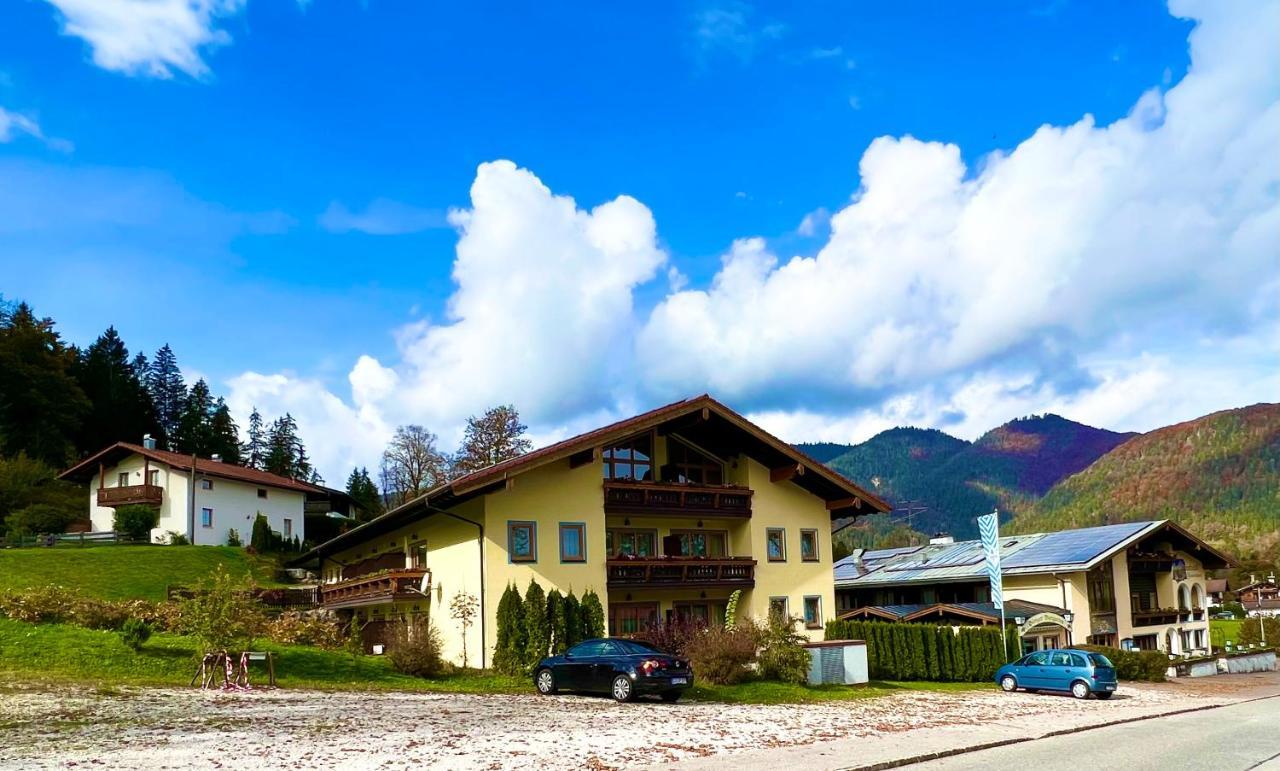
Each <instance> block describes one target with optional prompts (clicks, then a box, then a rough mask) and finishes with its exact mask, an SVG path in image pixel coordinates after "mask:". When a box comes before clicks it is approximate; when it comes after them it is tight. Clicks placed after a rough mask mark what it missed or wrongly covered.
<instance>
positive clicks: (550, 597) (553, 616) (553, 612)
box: [547, 589, 566, 655]
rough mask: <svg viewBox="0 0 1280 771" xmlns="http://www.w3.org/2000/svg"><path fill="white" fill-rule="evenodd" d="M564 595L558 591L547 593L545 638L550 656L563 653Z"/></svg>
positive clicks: (553, 590)
mask: <svg viewBox="0 0 1280 771" xmlns="http://www.w3.org/2000/svg"><path fill="white" fill-rule="evenodd" d="M565 620H566V619H565V614H564V595H562V594H560V590H559V589H552V590H551V591H549V592H547V637H548V642H549V643H550V650H551V653H552V655H556V654H560V653H564V651H565V644H564V640H565Z"/></svg>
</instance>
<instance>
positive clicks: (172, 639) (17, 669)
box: [0, 619, 532, 693]
mask: <svg viewBox="0 0 1280 771" xmlns="http://www.w3.org/2000/svg"><path fill="white" fill-rule="evenodd" d="M196 647H197V646H196V642H195V641H194V640H193V639H191V638H189V637H184V636H182V635H176V634H167V633H156V634H154V635H152V637H151V639H150V640H148V641H147V644H146V645H144V646H143V647H142V650H141V651H139V652H136V653H135V652H134V651H132V650H131V649H129V648H128V647H126V646H125V644H124V643H122V642H120V636H119V635H118V634H116V633H114V632H101V631H97V630H93V629H85V628H83V627H78V626H71V625H69V624H28V623H25V622H22V621H10V620H8V619H0V677H4V678H5V679H7V680H8V679H16V680H36V681H44V680H48V681H66V682H79V683H87V684H92V685H97V686H100V687H109V686H114V685H148V686H182V687H185V686H186V685H187V684H188V683H190V682H191V676H192V675H193V674H194V673H195V670H196V666H197V661H196V658H195V656H196ZM256 648H257V649H258V650H267V651H272V652H274V653H275V654H276V678H277V680H278V682H279V684H280V686H281V687H283V688H318V689H328V690H335V689H336V690H351V689H356V690H374V689H376V690H397V691H450V692H466V693H512V692H521V691H523V692H528V691H529V690H530V688H531V687H532V686H530V685H529V683H528V682H527V681H526V680H525V679H524V678H508V677H501V676H497V675H486V674H470V673H468V674H465V675H458V676H454V677H449V678H444V679H441V680H423V679H420V678H416V677H409V676H407V675H402V674H400V673H398V672H396V671H394V670H392V669H391V662H390V661H389V660H388V659H386V658H384V657H381V656H352V655H351V654H349V653H344V652H340V651H325V650H320V649H318V648H311V647H307V646H301V645H277V644H275V643H269V642H260V643H257V644H256ZM263 677H264V678H265V673H264V674H263ZM258 682H261V680H258Z"/></svg>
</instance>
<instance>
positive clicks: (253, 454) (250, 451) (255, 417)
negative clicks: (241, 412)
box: [240, 405, 267, 470]
mask: <svg viewBox="0 0 1280 771" xmlns="http://www.w3.org/2000/svg"><path fill="white" fill-rule="evenodd" d="M240 460H241V462H242V463H244V465H246V466H248V467H249V468H256V469H259V470H261V469H262V468H264V467H265V465H266V460H267V431H266V429H265V428H264V427H263V424H262V413H260V412H258V408H257V406H256V405H255V406H254V408H253V412H251V413H249V430H248V440H247V441H246V442H245V443H244V446H243V447H242V448H240Z"/></svg>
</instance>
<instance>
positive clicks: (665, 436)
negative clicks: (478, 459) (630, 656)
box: [298, 395, 888, 666]
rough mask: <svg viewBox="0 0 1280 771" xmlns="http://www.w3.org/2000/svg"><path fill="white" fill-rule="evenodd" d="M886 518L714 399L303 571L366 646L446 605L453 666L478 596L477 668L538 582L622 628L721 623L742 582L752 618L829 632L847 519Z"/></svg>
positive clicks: (352, 538)
mask: <svg viewBox="0 0 1280 771" xmlns="http://www.w3.org/2000/svg"><path fill="white" fill-rule="evenodd" d="M887 510H888V506H887V505H886V504H885V503H884V502H882V501H881V500H879V499H878V498H876V497H875V496H873V495H871V494H869V493H867V492H865V491H864V490H863V489H862V488H860V487H858V486H857V485H855V484H854V483H853V482H850V481H849V480H848V479H845V478H844V477H842V476H841V475H839V474H837V473H836V472H834V471H832V470H831V469H829V468H826V467H825V466H823V465H822V464H820V463H818V462H816V461H814V460H812V459H810V458H809V457H807V456H805V455H804V454H802V453H800V452H798V451H797V450H795V449H794V448H792V447H791V446H790V445H788V444H787V443H785V442H783V441H781V440H779V439H777V438H775V437H773V436H771V435H770V434H768V433H766V432H765V431H764V430H763V429H761V428H760V427H758V426H756V425H754V424H752V423H750V422H749V421H747V420H746V419H745V418H743V417H742V416H741V415H739V414H737V413H735V412H734V411H732V410H730V409H729V408H727V407H725V406H724V405H723V404H721V403H719V402H717V401H716V400H714V399H712V398H711V397H709V396H705V395H704V396H699V397H696V398H693V399H688V400H685V401H681V402H677V403H674V404H670V405H667V406H665V407H660V408H658V409H655V410H652V411H650V412H646V413H644V414H641V415H637V416H635V417H633V418H630V419H627V420H623V421H621V422H618V423H614V424H612V425H609V426H605V427H604V428H600V429H598V430H595V431H590V432H588V433H585V434H582V435H580V436H576V437H573V438H571V439H567V440H565V441H562V442H558V443H556V444H553V445H550V446H548V447H544V448H542V449H539V450H535V451H533V452H530V453H528V454H526V455H523V456H521V457H519V458H515V459H512V460H508V461H505V462H502V463H499V464H496V465H494V466H490V467H489V468H486V469H482V470H480V471H477V472H474V473H471V474H467V475H466V476H463V477H460V478H457V479H454V480H452V481H451V482H449V483H447V484H443V485H441V486H439V487H436V488H435V489H433V490H430V491H428V492H427V493H425V494H423V495H421V496H419V497H418V498H416V499H414V500H412V501H409V502H407V503H405V504H404V505H402V506H399V507H397V508H395V509H393V510H392V511H389V512H387V513H386V514H384V515H382V516H381V517H379V518H377V519H375V520H373V521H371V522H368V523H366V524H364V525H361V526H360V527H357V528H355V529H353V530H350V531H348V532H347V533H345V534H343V535H340V536H338V537H336V538H334V539H333V540H331V541H329V542H327V543H324V544H322V545H320V546H318V547H316V548H314V549H312V550H311V551H309V552H308V553H307V554H305V555H303V556H302V557H301V558H300V559H299V560H298V562H299V563H303V564H310V565H311V566H313V567H318V569H319V571H320V574H321V577H322V581H323V583H322V585H321V589H320V592H321V602H322V603H323V604H324V605H325V606H326V607H328V608H331V609H335V610H338V611H340V612H341V613H342V614H343V615H345V616H347V617H350V616H351V615H352V614H354V615H355V616H356V617H357V618H358V620H359V623H360V624H361V625H362V627H363V628H364V630H365V642H366V644H367V645H372V644H374V643H376V642H380V641H381V636H382V635H383V634H384V633H385V631H386V628H387V626H388V624H392V623H397V622H399V621H400V620H401V619H403V618H405V617H407V616H410V615H413V614H422V613H429V612H430V613H431V614H432V621H433V623H434V624H435V625H436V626H437V628H438V629H439V630H440V632H441V635H442V637H443V639H444V642H445V655H446V657H447V658H449V659H452V660H455V661H458V660H461V659H462V645H463V635H462V630H461V628H460V627H459V626H458V624H457V622H456V621H454V620H453V619H452V618H451V617H450V614H449V613H448V611H447V610H441V609H447V608H448V607H449V606H450V603H451V602H452V600H453V598H454V597H455V596H456V595H457V594H459V593H467V594H471V595H473V596H475V597H477V598H478V600H479V602H480V605H481V613H480V615H479V618H478V619H477V622H476V627H478V628H473V629H472V630H470V632H469V633H468V634H467V635H466V640H467V647H468V650H467V654H468V655H467V658H468V660H469V661H472V662H481V665H482V666H487V665H488V664H489V663H490V662H491V661H492V652H493V648H494V645H495V642H496V629H497V624H496V615H497V606H498V601H499V599H500V597H501V595H502V593H503V591H504V590H505V589H506V587H507V585H508V584H514V585H515V586H517V587H518V588H519V589H520V590H521V591H522V592H523V591H524V590H525V589H526V588H527V587H528V585H529V583H530V581H534V580H536V581H537V582H538V583H539V584H540V585H541V586H542V588H543V589H544V590H547V591H550V590H551V589H559V590H560V591H561V592H562V593H568V592H570V591H572V592H574V593H576V594H577V595H578V596H581V595H582V594H583V593H584V592H586V591H588V590H593V591H595V592H596V593H597V594H598V595H599V596H600V598H601V602H602V604H603V605H604V607H605V609H606V612H607V616H608V632H609V634H611V635H629V634H635V633H638V632H641V631H643V630H644V629H645V628H646V627H647V626H649V625H650V624H653V623H655V622H657V621H659V620H663V619H670V618H691V619H700V620H705V621H706V622H708V623H716V622H720V621H722V620H723V614H724V610H725V605H726V603H727V601H728V600H729V596H730V594H731V593H732V592H733V591H735V590H739V589H740V590H742V596H741V600H740V606H739V607H740V612H741V613H745V614H749V615H752V616H754V617H757V618H764V617H766V616H767V615H768V614H769V613H770V612H784V613H787V614H788V615H791V616H795V617H798V618H799V619H800V621H801V624H800V628H801V629H803V631H804V633H805V635H806V636H807V637H809V638H810V639H812V640H820V639H821V638H822V626H823V622H824V619H825V618H828V617H831V616H832V615H833V614H834V611H835V606H834V595H833V583H832V560H831V522H832V520H833V519H835V518H846V517H850V516H855V515H858V514H868V513H872V512H882V511H887ZM433 609H435V610H433ZM476 632H479V634H477V633H476Z"/></svg>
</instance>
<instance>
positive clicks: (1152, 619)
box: [1133, 608, 1178, 626]
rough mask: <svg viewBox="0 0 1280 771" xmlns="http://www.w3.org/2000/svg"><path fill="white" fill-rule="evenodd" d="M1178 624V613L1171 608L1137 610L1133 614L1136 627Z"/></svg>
mask: <svg viewBox="0 0 1280 771" xmlns="http://www.w3.org/2000/svg"><path fill="white" fill-rule="evenodd" d="M1176 623H1178V611H1176V610H1173V609H1170V608H1162V609H1153V610H1135V611H1134V612H1133V625H1134V626H1164V625H1165V624H1176Z"/></svg>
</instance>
